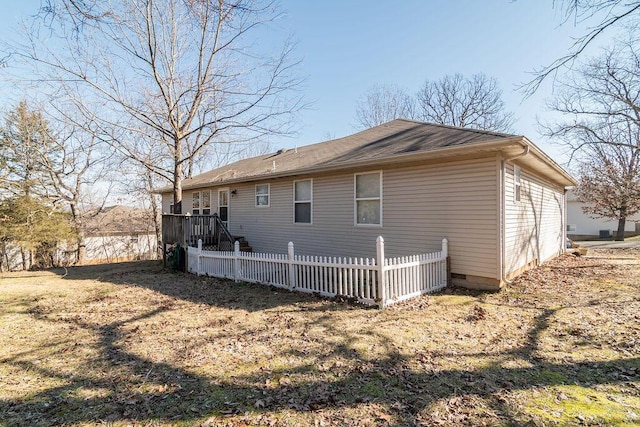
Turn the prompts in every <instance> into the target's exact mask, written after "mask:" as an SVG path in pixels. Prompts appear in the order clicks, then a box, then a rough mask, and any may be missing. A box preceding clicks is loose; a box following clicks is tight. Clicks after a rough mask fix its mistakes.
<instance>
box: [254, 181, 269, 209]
mask: <svg viewBox="0 0 640 427" xmlns="http://www.w3.org/2000/svg"><path fill="white" fill-rule="evenodd" d="M265 185H266V186H267V194H258V187H263V186H265ZM254 191H255V197H254V202H255V207H256V208H268V207H270V206H271V184H270V183H266V184H256V185H255V189H254ZM259 196H267V204H266V205H261V204H258V197H259Z"/></svg>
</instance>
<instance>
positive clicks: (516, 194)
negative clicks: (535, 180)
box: [513, 166, 522, 202]
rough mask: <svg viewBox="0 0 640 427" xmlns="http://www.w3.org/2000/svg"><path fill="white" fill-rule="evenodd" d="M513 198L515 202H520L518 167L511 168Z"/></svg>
mask: <svg viewBox="0 0 640 427" xmlns="http://www.w3.org/2000/svg"><path fill="white" fill-rule="evenodd" d="M513 185H514V188H513V198H514V200H515V201H516V202H519V201H520V197H521V196H522V180H521V177H520V168H519V167H518V166H514V167H513Z"/></svg>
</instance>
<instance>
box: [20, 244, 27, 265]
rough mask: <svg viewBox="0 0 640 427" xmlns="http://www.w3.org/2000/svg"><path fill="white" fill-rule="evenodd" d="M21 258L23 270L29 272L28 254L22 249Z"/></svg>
mask: <svg viewBox="0 0 640 427" xmlns="http://www.w3.org/2000/svg"><path fill="white" fill-rule="evenodd" d="M20 256H22V269H23V270H27V253H26V251H25V249H24V248H20Z"/></svg>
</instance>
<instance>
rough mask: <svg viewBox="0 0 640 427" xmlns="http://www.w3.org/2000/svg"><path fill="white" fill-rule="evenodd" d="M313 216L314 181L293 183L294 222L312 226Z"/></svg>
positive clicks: (306, 180) (307, 180)
mask: <svg viewBox="0 0 640 427" xmlns="http://www.w3.org/2000/svg"><path fill="white" fill-rule="evenodd" d="M312 216H313V181H312V180H310V179H305V180H304V181H294V182H293V222H295V223H296V224H311V221H312V220H311V218H312Z"/></svg>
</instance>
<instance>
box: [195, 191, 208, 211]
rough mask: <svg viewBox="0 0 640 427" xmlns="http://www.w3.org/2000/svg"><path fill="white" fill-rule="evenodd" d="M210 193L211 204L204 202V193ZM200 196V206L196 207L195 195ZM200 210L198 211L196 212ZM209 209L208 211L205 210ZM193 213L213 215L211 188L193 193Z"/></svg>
mask: <svg viewBox="0 0 640 427" xmlns="http://www.w3.org/2000/svg"><path fill="white" fill-rule="evenodd" d="M205 194H209V206H206V205H205V204H204V195H205ZM196 195H197V196H198V207H197V208H196V207H195V200H196V198H195V196H196ZM196 211H198V212H196ZM205 211H208V212H205ZM191 214H192V215H211V190H200V191H194V192H193V193H191Z"/></svg>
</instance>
